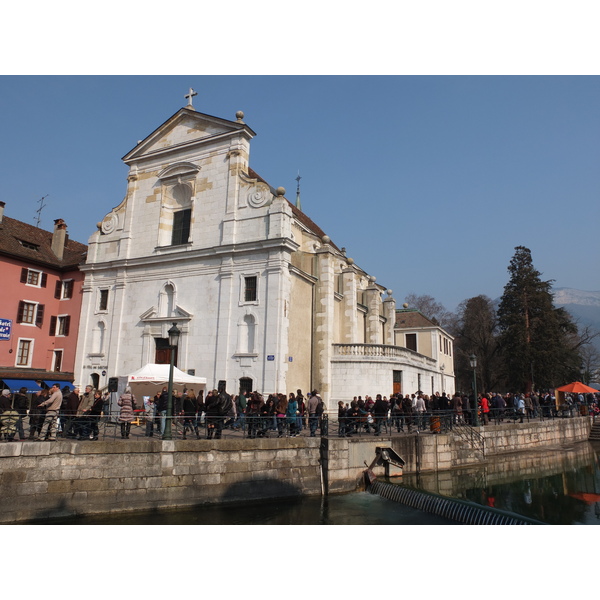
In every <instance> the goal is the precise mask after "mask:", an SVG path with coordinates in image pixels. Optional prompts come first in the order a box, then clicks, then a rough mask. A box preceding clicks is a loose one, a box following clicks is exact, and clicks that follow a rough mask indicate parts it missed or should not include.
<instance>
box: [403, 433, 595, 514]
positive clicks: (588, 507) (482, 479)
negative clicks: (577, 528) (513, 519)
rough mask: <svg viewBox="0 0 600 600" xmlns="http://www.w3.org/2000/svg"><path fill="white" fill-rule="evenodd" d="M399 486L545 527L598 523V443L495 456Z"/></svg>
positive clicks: (411, 478)
mask: <svg viewBox="0 0 600 600" xmlns="http://www.w3.org/2000/svg"><path fill="white" fill-rule="evenodd" d="M402 485H404V486H408V487H413V488H416V489H421V490H425V491H429V492H434V493H437V494H442V495H444V496H450V497H452V498H461V499H464V500H470V501H471V502H475V503H477V504H481V505H483V506H489V507H494V508H498V509H501V510H505V511H510V512H513V513H517V514H519V515H523V516H525V517H529V518H532V519H535V520H538V521H542V522H544V523H547V524H550V525H600V445H599V444H597V443H590V442H582V443H579V444H575V445H573V446H572V447H568V448H564V447H557V448H553V449H548V448H544V449H543V450H539V451H535V452H527V453H516V454H513V455H505V456H502V457H501V458H498V457H495V458H492V459H491V460H490V461H489V462H488V463H485V464H483V465H482V466H480V467H479V468H476V469H460V470H452V471H444V472H439V473H427V474H420V475H404V476H403V477H402Z"/></svg>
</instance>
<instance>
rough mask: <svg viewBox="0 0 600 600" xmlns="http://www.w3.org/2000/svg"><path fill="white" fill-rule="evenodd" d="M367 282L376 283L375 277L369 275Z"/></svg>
mask: <svg viewBox="0 0 600 600" xmlns="http://www.w3.org/2000/svg"><path fill="white" fill-rule="evenodd" d="M369 281H370V282H371V283H375V282H376V281H377V277H375V276H374V275H370V276H369Z"/></svg>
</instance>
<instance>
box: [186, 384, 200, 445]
mask: <svg viewBox="0 0 600 600" xmlns="http://www.w3.org/2000/svg"><path fill="white" fill-rule="evenodd" d="M181 405H182V410H183V439H184V440H185V439H186V437H187V436H186V434H187V430H188V429H189V430H190V433H192V431H195V432H196V438H198V439H200V435H199V434H198V427H196V424H195V423H196V413H197V412H198V401H197V400H196V394H194V390H188V391H187V392H186V393H185V394H184V395H183V400H182V403H181Z"/></svg>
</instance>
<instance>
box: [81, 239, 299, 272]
mask: <svg viewBox="0 0 600 600" xmlns="http://www.w3.org/2000/svg"><path fill="white" fill-rule="evenodd" d="M274 249H275V250H278V249H285V250H287V251H289V252H295V251H296V250H297V249H298V244H297V243H296V242H294V240H292V239H290V238H272V239H267V240H260V241H256V242H246V243H244V244H226V245H223V246H214V247H212V248H198V249H196V250H193V249H188V250H184V251H182V250H181V246H177V247H176V249H173V250H171V247H168V246H165V247H164V248H162V249H161V252H160V253H159V254H153V255H152V256H142V257H139V258H126V259H123V260H114V261H107V262H96V263H89V264H87V263H86V264H85V265H81V267H80V270H81V271H82V272H84V273H89V272H94V271H103V270H108V269H121V268H131V267H144V266H145V265H152V267H153V268H155V267H156V266H157V265H166V264H169V263H173V262H182V261H195V260H198V259H203V258H219V257H222V256H223V255H227V254H248V253H250V252H262V251H265V250H274Z"/></svg>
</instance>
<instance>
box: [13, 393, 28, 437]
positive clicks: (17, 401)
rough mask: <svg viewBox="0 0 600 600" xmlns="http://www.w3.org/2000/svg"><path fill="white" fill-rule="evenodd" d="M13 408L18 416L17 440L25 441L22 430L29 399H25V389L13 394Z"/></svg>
mask: <svg viewBox="0 0 600 600" xmlns="http://www.w3.org/2000/svg"><path fill="white" fill-rule="evenodd" d="M13 400H14V401H13V407H14V409H15V410H16V411H17V413H18V414H19V420H18V421H17V433H18V434H19V439H20V440H24V439H25V432H24V430H23V420H24V419H25V417H26V416H27V409H28V408H29V398H28V397H27V388H26V387H22V388H21V389H20V390H19V391H18V393H16V394H15V397H14V399H13Z"/></svg>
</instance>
